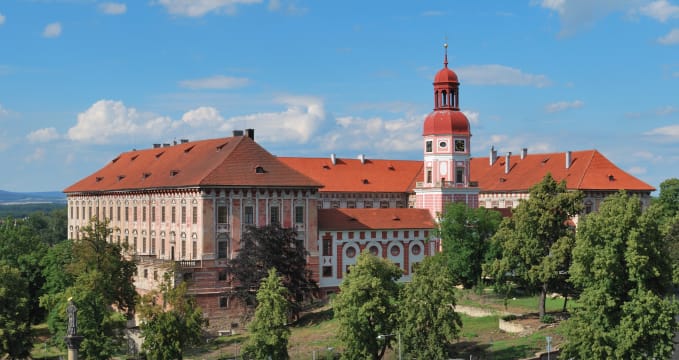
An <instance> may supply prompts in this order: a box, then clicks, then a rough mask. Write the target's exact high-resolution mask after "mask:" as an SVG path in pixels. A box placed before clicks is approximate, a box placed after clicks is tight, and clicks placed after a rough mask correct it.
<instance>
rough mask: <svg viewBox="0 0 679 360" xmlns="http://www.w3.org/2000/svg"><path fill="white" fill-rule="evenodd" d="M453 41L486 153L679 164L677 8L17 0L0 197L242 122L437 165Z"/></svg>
mask: <svg viewBox="0 0 679 360" xmlns="http://www.w3.org/2000/svg"><path fill="white" fill-rule="evenodd" d="M446 38H447V39H448V40H447V41H448V43H449V49H448V50H449V63H450V67H451V68H452V69H454V70H455V71H456V72H457V73H458V75H459V77H460V81H461V90H460V105H461V108H462V109H463V110H464V111H465V112H466V113H467V115H468V117H469V118H470V120H471V122H472V133H473V137H472V151H473V153H474V155H475V156H487V154H488V149H489V148H490V146H491V145H494V146H495V148H496V149H498V150H499V152H500V153H505V152H507V151H511V152H513V153H517V152H519V151H520V149H521V148H522V147H527V148H528V151H529V153H538V152H561V151H567V150H585V149H598V150H599V151H601V152H602V153H603V154H604V155H606V156H607V157H608V158H610V159H611V160H613V161H614V162H615V163H616V164H617V165H618V166H620V167H621V168H623V169H624V170H626V171H628V172H630V173H632V174H634V175H636V176H637V177H639V178H640V179H642V180H644V181H646V182H648V183H649V184H651V185H653V186H655V187H657V186H658V185H659V184H660V182H662V181H663V180H665V179H667V178H670V177H677V176H679V171H678V170H677V169H679V91H678V90H679V1H675V0H673V1H668V0H658V1H645V0H600V1H591V0H542V1H538V0H525V1H511V2H510V1H450V0H448V1H445V0H439V1H405V0H403V1H396V0H391V1H381V0H380V1H364V0H363V1H353V0H345V1H311V0H152V1H148V0H134V1H132V0H127V1H122V0H119V1H115V2H106V1H95V0H3V1H2V2H0V168H2V169H4V171H3V174H2V176H0V189H2V190H10V191H49V190H61V189H63V188H64V187H66V186H68V185H70V184H72V183H74V182H75V181H77V180H79V179H80V178H82V177H84V176H86V175H88V174H90V173H92V172H94V171H95V170H97V169H99V168H100V167H101V166H103V165H104V164H105V163H106V162H107V161H110V160H111V159H113V158H114V157H116V156H117V154H119V153H121V152H123V151H128V150H131V149H143V148H148V147H151V145H152V144H153V143H158V142H160V143H170V142H172V141H173V140H175V139H177V140H179V139H183V138H188V139H190V140H198V139H205V138H214V137H221V136H230V134H231V131H232V130H233V129H243V128H255V129H256V139H257V141H258V142H259V143H261V144H262V145H264V146H265V147H266V148H267V149H268V150H269V151H270V152H272V153H274V154H276V155H281V156H283V155H287V156H329V154H331V153H336V154H337V155H338V156H339V157H351V158H355V157H356V156H357V155H358V154H365V155H366V156H367V157H369V158H391V159H421V158H422V153H421V142H420V139H421V131H422V123H423V120H424V117H425V116H426V114H427V113H429V112H430V111H431V109H432V107H433V93H432V84H431V82H432V80H433V77H434V74H435V73H436V71H438V70H439V69H440V68H441V67H442V61H443V43H444V42H445V39H446Z"/></svg>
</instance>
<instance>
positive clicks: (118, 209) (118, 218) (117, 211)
mask: <svg viewBox="0 0 679 360" xmlns="http://www.w3.org/2000/svg"><path fill="white" fill-rule="evenodd" d="M122 219H123V218H122V217H120V206H118V207H117V208H116V220H118V221H120V220H122Z"/></svg>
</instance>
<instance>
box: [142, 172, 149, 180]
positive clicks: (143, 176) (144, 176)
mask: <svg viewBox="0 0 679 360" xmlns="http://www.w3.org/2000/svg"><path fill="white" fill-rule="evenodd" d="M149 176H151V173H149V172H145V173H143V174H142V175H141V178H142V180H143V179H146V178H147V177H149Z"/></svg>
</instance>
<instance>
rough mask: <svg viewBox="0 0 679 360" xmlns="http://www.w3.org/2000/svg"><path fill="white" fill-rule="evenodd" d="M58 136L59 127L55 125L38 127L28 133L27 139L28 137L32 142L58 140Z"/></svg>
mask: <svg viewBox="0 0 679 360" xmlns="http://www.w3.org/2000/svg"><path fill="white" fill-rule="evenodd" d="M58 138H59V133H57V129H55V128H53V127H49V128H43V129H38V130H35V131H33V132H31V133H30V134H28V135H26V139H28V141H29V142H32V143H36V142H48V141H52V140H56V139H58Z"/></svg>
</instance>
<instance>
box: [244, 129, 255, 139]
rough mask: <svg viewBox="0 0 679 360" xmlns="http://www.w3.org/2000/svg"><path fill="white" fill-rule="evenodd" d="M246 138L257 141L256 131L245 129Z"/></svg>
mask: <svg viewBox="0 0 679 360" xmlns="http://www.w3.org/2000/svg"><path fill="white" fill-rule="evenodd" d="M245 136H247V137H249V138H250V139H252V140H254V139H255V129H245Z"/></svg>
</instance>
